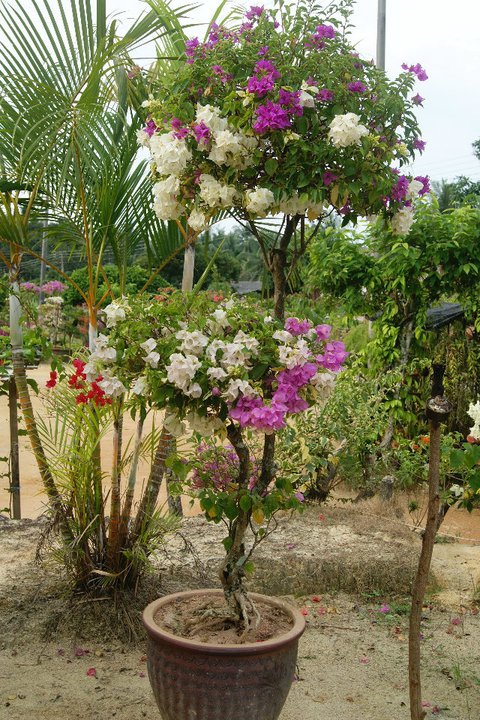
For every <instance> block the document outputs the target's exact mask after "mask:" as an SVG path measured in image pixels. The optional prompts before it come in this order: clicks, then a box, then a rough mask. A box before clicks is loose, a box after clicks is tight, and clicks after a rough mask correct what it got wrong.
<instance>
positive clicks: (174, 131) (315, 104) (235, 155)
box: [139, 6, 426, 233]
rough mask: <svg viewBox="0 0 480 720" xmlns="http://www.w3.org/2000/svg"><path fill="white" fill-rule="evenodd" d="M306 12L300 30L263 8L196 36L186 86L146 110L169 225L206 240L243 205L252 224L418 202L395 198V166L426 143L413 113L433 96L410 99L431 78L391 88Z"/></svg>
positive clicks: (143, 134) (409, 73)
mask: <svg viewBox="0 0 480 720" xmlns="http://www.w3.org/2000/svg"><path fill="white" fill-rule="evenodd" d="M298 12H300V13H302V12H303V13H305V17H303V19H302V23H300V22H299V17H298V16H297V14H294V15H295V22H296V23H297V24H296V25H295V24H292V23H294V21H293V19H292V17H293V16H292V17H290V18H289V14H288V13H285V14H284V15H283V17H282V18H281V23H280V22H278V21H277V19H276V15H275V12H269V11H268V12H267V11H266V10H265V9H264V8H263V7H257V6H254V7H253V8H251V9H250V10H249V11H248V12H247V13H246V15H245V19H244V20H245V21H244V22H243V23H242V24H241V25H240V27H237V28H226V27H218V26H217V25H215V24H213V25H212V26H211V30H210V33H209V36H208V38H207V40H206V42H203V43H202V42H200V41H199V40H198V39H197V38H195V39H193V40H189V41H187V43H186V50H185V55H186V58H185V64H184V66H183V67H182V68H180V70H179V75H178V83H175V84H173V85H162V86H161V87H160V88H159V89H158V93H157V95H156V96H154V97H153V98H151V99H149V100H147V101H146V102H145V103H144V107H145V108H146V109H147V112H148V117H147V122H146V126H145V128H144V129H143V130H141V131H140V133H139V142H140V143H141V144H142V145H145V146H147V147H148V148H149V149H150V152H151V155H152V159H153V170H154V175H155V185H154V209H155V212H156V214H157V216H158V217H159V218H160V219H162V220H174V219H178V218H180V217H186V218H187V219H188V223H189V225H190V228H191V229H192V230H193V231H194V232H195V233H199V232H201V231H202V230H204V229H205V228H206V227H208V225H209V223H210V221H211V219H212V217H213V216H214V215H215V213H216V212H218V211H219V210H221V209H224V208H232V207H233V208H235V209H236V210H237V211H238V212H239V213H240V214H242V215H243V216H244V217H245V218H246V219H247V220H252V219H255V218H258V217H260V218H261V217H265V216H267V215H269V214H277V213H285V214H287V215H291V216H302V215H306V216H307V217H308V218H309V219H310V220H312V219H314V218H317V217H318V216H319V215H320V214H321V212H322V210H323V208H327V207H328V206H329V205H330V206H331V205H333V206H334V207H335V208H336V209H337V210H338V211H339V212H341V213H342V214H343V215H345V216H346V219H347V220H352V221H355V220H356V218H357V216H358V215H372V214H378V213H381V214H383V215H385V216H387V217H388V218H392V217H396V213H398V211H401V210H403V209H404V208H405V207H412V204H411V203H412V200H411V199H408V200H407V199H405V197H403V196H400V195H398V197H396V198H395V197H394V195H392V194H391V190H392V167H395V164H398V165H400V166H401V165H403V164H404V163H406V162H408V161H409V159H411V158H412V157H414V154H415V152H416V151H419V152H422V151H423V148H424V146H425V142H424V141H423V140H421V138H420V137H419V132H418V128H417V126H416V121H415V119H414V114H413V112H412V108H413V107H414V106H416V105H419V104H421V102H420V101H423V98H420V96H418V95H417V96H412V95H411V91H412V88H413V84H414V81H415V79H417V78H418V79H419V80H424V79H426V74H425V71H424V70H423V68H422V67H421V66H420V65H411V66H404V69H405V70H406V72H404V73H402V74H401V75H400V76H399V78H398V79H397V80H396V81H394V82H392V83H390V82H389V81H388V80H387V79H386V77H385V75H384V74H383V72H382V71H380V70H378V69H377V68H375V67H374V66H373V64H372V63H370V62H365V61H362V60H361V59H359V57H358V55H357V54H356V53H355V50H354V46H353V44H351V43H350V41H349V37H348V30H347V29H346V28H344V31H343V32H339V31H338V29H337V27H338V25H339V21H338V19H335V18H330V17H329V16H328V11H325V13H324V14H323V15H322V16H320V17H309V15H308V12H307V11H306V10H298ZM346 12H347V14H348V11H346ZM345 22H346V19H345ZM300 28H302V29H300ZM419 98H420V100H419ZM399 99H400V100H401V102H402V104H403V109H404V112H403V113H400V114H399ZM412 180H413V179H412V178H410V181H412ZM386 197H390V202H388V203H387V202H386V201H385V198H386ZM407 203H409V204H407ZM407 215H408V216H409V215H412V216H413V211H410V210H409V211H408V212H404V213H403V216H407ZM403 216H402V215H400V218H397V219H396V220H395V222H394V228H396V229H397V230H398V231H400V232H404V230H405V228H406V222H405V220H403V222H402V220H401V219H402V217H403Z"/></svg>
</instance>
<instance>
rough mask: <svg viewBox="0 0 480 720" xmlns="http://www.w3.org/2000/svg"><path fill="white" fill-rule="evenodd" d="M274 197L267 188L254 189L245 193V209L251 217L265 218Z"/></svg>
mask: <svg viewBox="0 0 480 720" xmlns="http://www.w3.org/2000/svg"><path fill="white" fill-rule="evenodd" d="M274 200H275V198H274V196H273V193H272V191H271V190H269V189H268V188H256V189H255V190H247V192H246V193H245V209H246V210H248V212H249V213H250V214H251V215H256V216H257V217H266V216H267V215H268V213H269V210H270V208H271V207H272V206H273V203H274Z"/></svg>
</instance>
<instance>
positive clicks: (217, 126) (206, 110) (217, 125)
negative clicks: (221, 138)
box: [195, 103, 228, 134]
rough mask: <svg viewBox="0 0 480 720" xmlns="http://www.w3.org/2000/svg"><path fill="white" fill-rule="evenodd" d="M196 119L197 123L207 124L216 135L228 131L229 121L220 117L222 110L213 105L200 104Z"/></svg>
mask: <svg viewBox="0 0 480 720" xmlns="http://www.w3.org/2000/svg"><path fill="white" fill-rule="evenodd" d="M195 119H196V121H197V123H202V122H203V123H205V125H206V126H207V127H208V129H209V130H211V131H212V133H214V134H216V133H219V132H222V130H226V129H227V126H228V123H227V120H226V119H225V118H222V117H220V108H218V107H215V106H212V105H200V103H198V104H197V112H196V116H195Z"/></svg>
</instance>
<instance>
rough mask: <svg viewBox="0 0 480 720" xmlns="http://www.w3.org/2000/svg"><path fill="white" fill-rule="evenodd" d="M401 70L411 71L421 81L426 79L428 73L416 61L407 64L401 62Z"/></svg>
mask: <svg viewBox="0 0 480 720" xmlns="http://www.w3.org/2000/svg"><path fill="white" fill-rule="evenodd" d="M402 70H406V71H407V72H411V73H413V74H414V75H416V76H417V78H418V79H419V80H420V81H421V82H423V81H424V80H428V75H427V73H426V72H425V70H424V68H423V67H422V66H421V65H420V63H417V64H416V65H407V63H403V64H402Z"/></svg>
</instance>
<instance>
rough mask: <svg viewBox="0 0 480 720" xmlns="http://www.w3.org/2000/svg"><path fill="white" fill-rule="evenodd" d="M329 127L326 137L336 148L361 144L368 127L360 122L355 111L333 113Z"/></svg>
mask: <svg viewBox="0 0 480 720" xmlns="http://www.w3.org/2000/svg"><path fill="white" fill-rule="evenodd" d="M329 128H330V130H329V132H328V138H329V140H330V142H331V143H332V145H334V146H335V147H337V148H345V147H348V146H349V145H361V142H362V137H364V136H365V135H368V129H367V128H366V127H365V125H361V124H360V117H359V116H358V115H356V114H355V113H346V114H345V115H335V117H334V118H333V120H332V122H331V123H330V125H329Z"/></svg>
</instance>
